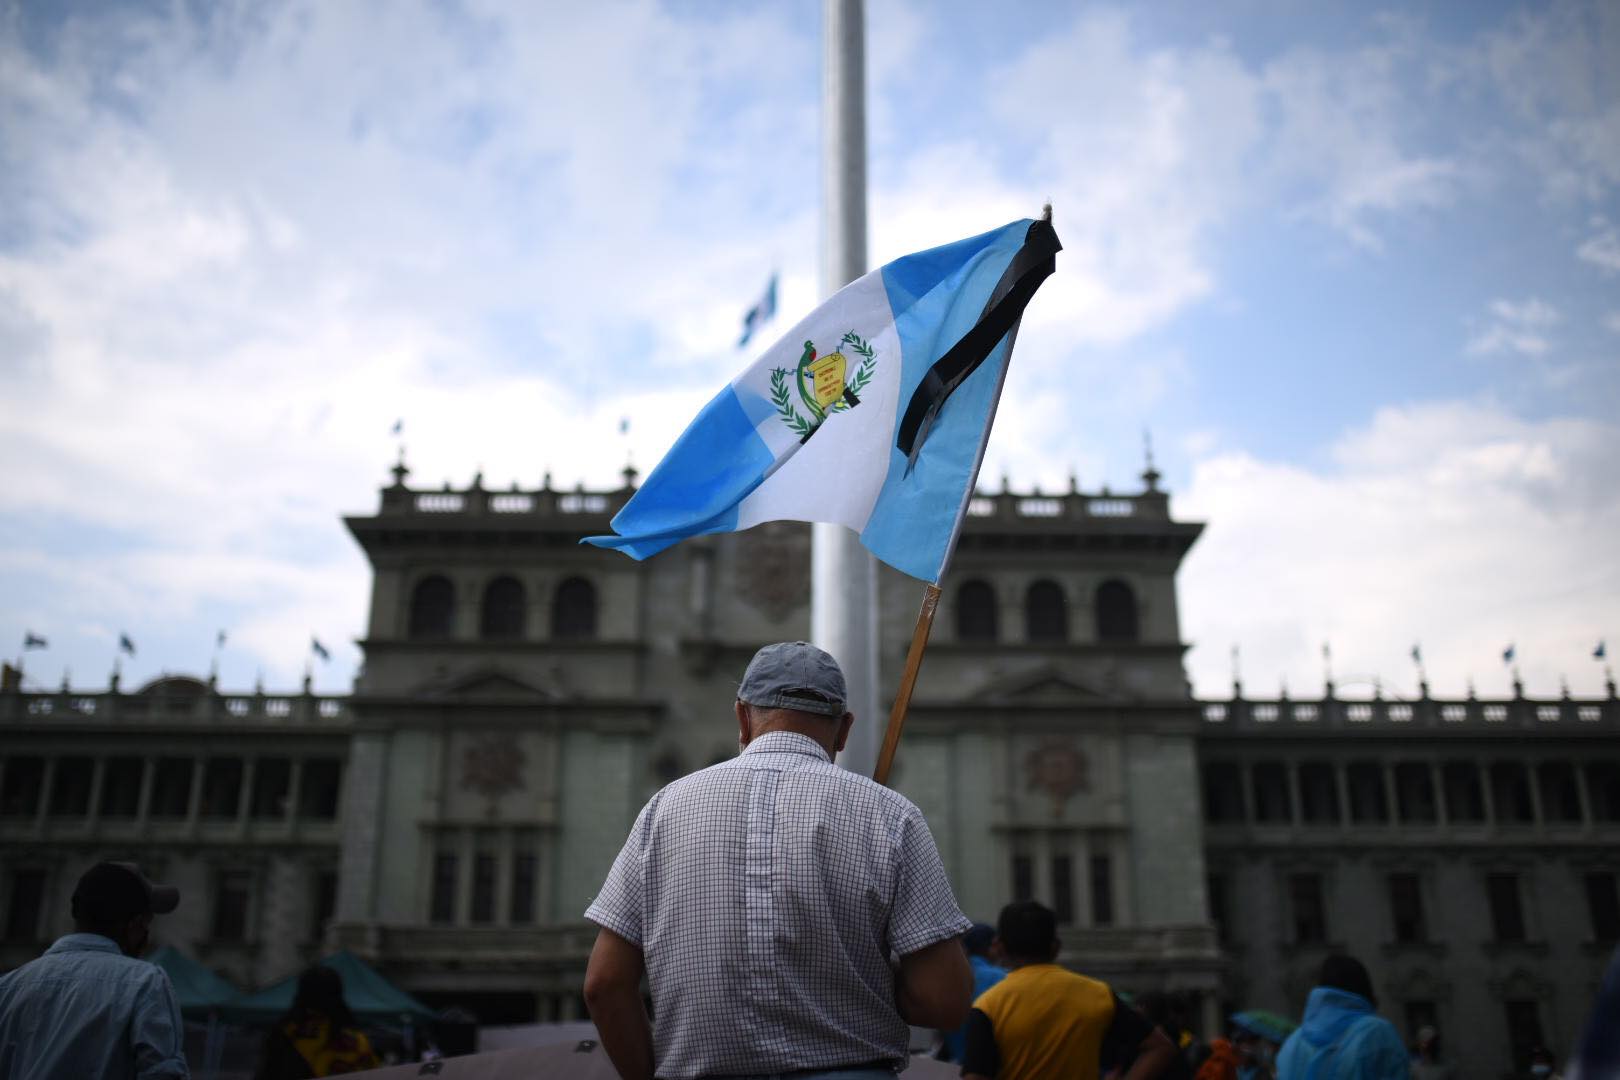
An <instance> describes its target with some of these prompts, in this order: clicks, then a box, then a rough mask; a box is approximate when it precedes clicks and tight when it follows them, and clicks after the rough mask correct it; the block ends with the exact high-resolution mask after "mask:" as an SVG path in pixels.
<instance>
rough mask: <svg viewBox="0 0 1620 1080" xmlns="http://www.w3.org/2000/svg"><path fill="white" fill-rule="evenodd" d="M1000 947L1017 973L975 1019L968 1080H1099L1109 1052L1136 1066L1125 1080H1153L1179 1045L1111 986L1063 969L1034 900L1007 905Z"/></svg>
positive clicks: (1052, 922) (1053, 929) (1050, 927)
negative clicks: (1127, 1002) (1133, 1007)
mask: <svg viewBox="0 0 1620 1080" xmlns="http://www.w3.org/2000/svg"><path fill="white" fill-rule="evenodd" d="M996 942H997V943H998V945H999V947H1000V951H1001V952H1002V954H1003V956H1004V957H1005V958H1006V966H1007V967H1008V968H1009V969H1010V970H1009V971H1008V973H1007V977H1006V978H1004V979H1002V980H1001V982H999V983H997V984H996V985H995V986H992V987H991V988H990V989H989V990H986V991H985V992H984V993H983V994H981V995H980V996H979V998H978V1000H977V1001H975V1002H974V1003H973V1009H972V1011H971V1012H969V1013H968V1022H967V1047H966V1049H965V1051H964V1053H963V1057H962V1076H963V1080H1042V1078H1045V1077H1063V1078H1066V1080H1067V1078H1073V1080H1096V1078H1097V1076H1098V1074H1099V1072H1100V1063H1101V1061H1102V1060H1103V1057H1104V1050H1105V1048H1106V1050H1107V1057H1108V1059H1109V1060H1112V1061H1125V1060H1129V1061H1131V1067H1130V1070H1129V1071H1128V1072H1126V1074H1125V1077H1124V1080H1151V1078H1152V1077H1156V1076H1158V1075H1159V1074H1160V1073H1161V1072H1163V1071H1164V1070H1165V1068H1167V1067H1168V1066H1169V1065H1170V1063H1171V1061H1172V1060H1173V1059H1174V1058H1175V1056H1176V1048H1175V1044H1174V1043H1172V1042H1171V1041H1170V1040H1169V1039H1168V1038H1166V1037H1165V1034H1164V1032H1162V1031H1159V1030H1158V1029H1157V1028H1155V1027H1154V1026H1153V1025H1152V1024H1151V1023H1149V1022H1148V1020H1147V1019H1146V1018H1145V1017H1144V1016H1142V1014H1140V1013H1138V1012H1137V1011H1136V1010H1135V1009H1132V1008H1131V1007H1130V1006H1128V1005H1126V1004H1124V1003H1123V1002H1122V1001H1120V1000H1119V997H1118V995H1116V994H1115V993H1114V991H1113V989H1112V988H1110V987H1109V985H1108V984H1107V983H1105V982H1100V981H1098V980H1096V979H1088V978H1086V977H1085V976H1084V975H1079V974H1076V973H1075V972H1072V971H1070V970H1069V969H1068V968H1065V967H1062V966H1060V965H1059V964H1058V963H1057V962H1056V961H1057V955H1058V948H1059V945H1060V943H1059V941H1058V936H1057V917H1056V916H1055V915H1053V914H1052V910H1051V909H1050V908H1048V907H1046V906H1044V905H1042V904H1038V903H1035V902H1034V901H1032V900H1026V901H1020V902H1018V903H1014V904H1008V905H1007V906H1006V907H1004V908H1002V909H1001V917H1000V919H998V920H997V922H996Z"/></svg>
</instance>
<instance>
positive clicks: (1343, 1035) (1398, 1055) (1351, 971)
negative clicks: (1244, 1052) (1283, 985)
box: [1277, 955, 1411, 1080]
mask: <svg viewBox="0 0 1620 1080" xmlns="http://www.w3.org/2000/svg"><path fill="white" fill-rule="evenodd" d="M1377 1008H1378V999H1377V998H1376V997H1375V996H1373V988H1372V978H1371V977H1370V976H1369V975H1368V974H1367V969H1366V968H1365V967H1364V966H1363V965H1362V963H1361V961H1360V960H1357V959H1356V958H1355V957H1353V956H1341V955H1335V956H1330V957H1328V958H1327V959H1326V960H1324V961H1322V975H1321V977H1320V978H1319V979H1318V980H1317V986H1316V988H1315V989H1313V990H1312V991H1311V996H1310V997H1309V998H1307V999H1306V1002H1305V1020H1304V1022H1303V1023H1302V1024H1300V1026H1299V1030H1297V1031H1295V1032H1294V1033H1293V1034H1292V1035H1290V1036H1288V1041H1287V1042H1285V1043H1283V1048H1282V1052H1281V1053H1280V1054H1278V1055H1277V1080H1407V1077H1408V1076H1409V1075H1410V1069H1411V1064H1410V1056H1409V1055H1408V1054H1407V1052H1406V1046H1405V1044H1404V1043H1402V1042H1401V1037H1400V1035H1399V1034H1397V1033H1396V1031H1395V1025H1394V1024H1391V1023H1390V1022H1389V1021H1388V1020H1385V1019H1384V1018H1383V1017H1382V1016H1379V1015H1378V1013H1377V1011H1376V1010H1377Z"/></svg>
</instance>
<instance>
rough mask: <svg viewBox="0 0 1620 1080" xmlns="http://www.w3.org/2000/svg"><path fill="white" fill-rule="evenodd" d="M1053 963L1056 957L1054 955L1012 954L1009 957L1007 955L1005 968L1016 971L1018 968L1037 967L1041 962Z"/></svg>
mask: <svg viewBox="0 0 1620 1080" xmlns="http://www.w3.org/2000/svg"><path fill="white" fill-rule="evenodd" d="M1055 963H1057V957H1055V956H1048V957H1044V958H1043V957H1024V956H1019V957H1012V956H1009V957H1007V970H1008V971H1017V970H1018V969H1019V968H1026V967H1038V966H1039V965H1041V964H1055Z"/></svg>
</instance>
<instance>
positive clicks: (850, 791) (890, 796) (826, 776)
mask: <svg viewBox="0 0 1620 1080" xmlns="http://www.w3.org/2000/svg"><path fill="white" fill-rule="evenodd" d="M756 767H757V766H756V763H754V762H750V761H749V760H748V759H747V758H746V757H737V758H732V759H730V760H728V761H722V762H719V763H717V764H714V765H710V766H709V767H708V768H706V769H699V770H698V771H697V772H694V773H690V774H688V775H686V776H683V777H681V778H680V779H679V780H674V781H671V782H670V783H669V784H667V785H665V786H664V787H663V788H662V789H661V790H660V791H659V792H658V793H657V794H655V795H654V796H653V797H652V799H651V800H650V802H649V804H648V805H649V807H651V808H653V809H654V810H655V811H656V808H657V806H658V805H659V804H661V803H669V804H671V805H674V804H678V803H682V802H685V801H687V800H689V799H702V798H705V797H708V796H710V795H712V794H714V793H716V792H717V791H722V790H725V789H726V788H728V787H732V786H744V785H746V784H747V782H748V778H749V776H750V774H751V773H753V772H754V770H755V768H756ZM780 772H781V775H782V777H783V779H784V781H785V782H787V783H790V784H812V785H815V786H818V787H826V788H830V789H832V790H834V791H836V792H838V794H839V797H840V798H843V799H846V800H848V801H849V803H850V805H856V806H859V805H866V806H869V807H871V808H875V809H879V810H881V811H883V812H885V813H887V814H889V815H890V816H893V817H908V816H911V815H915V816H917V817H919V818H921V817H922V811H920V810H918V809H917V806H916V804H915V803H913V802H912V801H911V800H910V799H908V798H906V797H905V796H904V795H902V794H900V793H899V792H898V791H895V790H894V789H893V788H890V787H885V786H884V785H883V784H880V783H878V782H877V781H876V780H873V779H872V778H871V777H869V776H862V775H861V774H860V773H855V772H850V771H849V770H848V769H845V768H841V767H840V766H838V765H835V764H833V763H832V762H830V761H816V760H805V761H804V762H803V763H802V764H801V763H795V764H794V765H793V766H792V767H791V768H787V769H782V770H780Z"/></svg>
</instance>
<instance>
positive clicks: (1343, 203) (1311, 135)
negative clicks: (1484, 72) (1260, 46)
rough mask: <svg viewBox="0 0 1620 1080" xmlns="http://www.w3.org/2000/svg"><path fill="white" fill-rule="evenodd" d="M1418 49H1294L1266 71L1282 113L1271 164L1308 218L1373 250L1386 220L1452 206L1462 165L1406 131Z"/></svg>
mask: <svg viewBox="0 0 1620 1080" xmlns="http://www.w3.org/2000/svg"><path fill="white" fill-rule="evenodd" d="M1412 52H1413V49H1412V46H1411V44H1410V43H1407V42H1405V41H1403V40H1402V39H1401V38H1399V37H1397V38H1396V39H1395V40H1393V41H1391V42H1390V43H1386V44H1380V45H1376V46H1371V47H1367V48H1363V49H1360V50H1356V51H1351V52H1347V53H1343V54H1338V55H1329V54H1324V53H1320V52H1316V51H1308V50H1307V51H1297V52H1292V53H1288V54H1286V55H1284V56H1282V57H1280V58H1279V59H1277V60H1275V61H1273V62H1272V63H1271V64H1269V65H1268V66H1267V67H1266V70H1265V73H1264V80H1265V87H1266V91H1267V102H1268V105H1269V106H1270V107H1271V108H1272V109H1274V110H1275V111H1276V112H1277V114H1278V115H1279V117H1280V119H1279V121H1278V131H1277V135H1276V139H1275V143H1274V151H1273V154H1272V159H1271V161H1270V163H1269V167H1270V168H1271V169H1273V170H1275V171H1276V173H1277V174H1278V180H1279V182H1280V183H1281V184H1283V185H1284V186H1285V188H1295V189H1296V190H1297V189H1298V187H1299V186H1300V185H1303V191H1302V192H1301V195H1300V197H1301V206H1302V210H1301V212H1302V213H1304V214H1305V215H1306V216H1309V217H1314V218H1316V219H1319V220H1321V221H1322V222H1324V223H1326V224H1328V225H1330V226H1332V227H1333V228H1334V229H1336V230H1338V231H1340V232H1341V233H1343V234H1344V235H1345V236H1346V237H1347V238H1348V239H1349V240H1350V241H1351V242H1352V243H1354V244H1355V245H1356V246H1358V247H1360V248H1364V249H1367V250H1371V251H1381V250H1382V249H1383V246H1384V241H1383V237H1382V234H1381V231H1380V227H1381V226H1383V225H1384V224H1385V222H1386V221H1387V219H1388V217H1389V215H1391V214H1393V213H1396V212H1399V211H1407V210H1413V209H1424V208H1432V207H1436V206H1443V205H1446V204H1447V203H1448V202H1450V201H1451V199H1452V197H1453V192H1454V189H1455V187H1456V186H1457V182H1458V180H1459V172H1460V169H1459V166H1458V165H1457V163H1456V162H1454V161H1452V160H1450V159H1449V158H1448V157H1446V156H1444V155H1437V154H1434V153H1429V154H1420V153H1416V152H1414V151H1413V150H1411V149H1409V148H1408V146H1407V145H1406V144H1407V143H1410V142H1414V141H1416V138H1415V136H1413V135H1411V134H1409V133H1408V132H1407V131H1406V130H1405V129H1406V128H1408V127H1410V126H1412V125H1413V124H1414V119H1415V118H1414V117H1413V116H1412V115H1411V114H1410V102H1409V99H1408V96H1407V94H1408V92H1409V91H1408V85H1409V84H1408V82H1407V80H1408V79H1410V75H1409V74H1405V68H1407V67H1410V66H1411V65H1412V63H1413V56H1412ZM1403 75H1404V78H1403Z"/></svg>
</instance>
